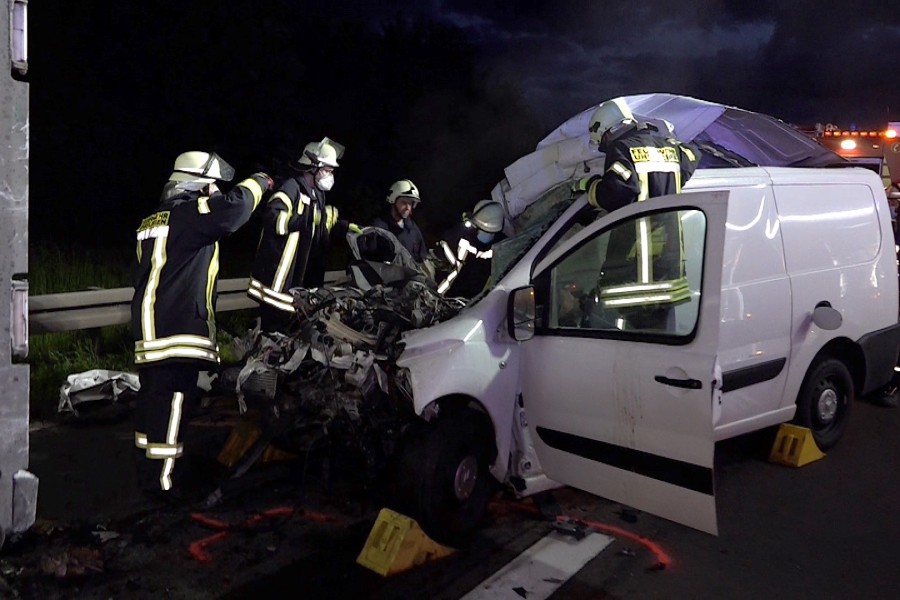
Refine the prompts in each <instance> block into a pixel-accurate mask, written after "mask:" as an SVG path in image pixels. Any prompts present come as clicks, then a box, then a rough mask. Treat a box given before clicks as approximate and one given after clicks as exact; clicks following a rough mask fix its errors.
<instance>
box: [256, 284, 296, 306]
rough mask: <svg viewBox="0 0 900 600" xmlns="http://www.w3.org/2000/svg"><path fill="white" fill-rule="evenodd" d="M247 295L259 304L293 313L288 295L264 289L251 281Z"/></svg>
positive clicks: (291, 299) (290, 297)
mask: <svg viewBox="0 0 900 600" xmlns="http://www.w3.org/2000/svg"><path fill="white" fill-rule="evenodd" d="M247 295H248V296H250V297H251V298H253V299H255V300H259V301H260V302H265V303H266V304H269V305H270V306H274V307H275V308H277V309H279V310H283V311H285V312H290V313H293V312H294V299H293V297H292V296H291V295H289V294H282V293H280V292H276V291H275V290H272V289H270V288H267V287H265V286H264V285H262V284H261V283H260V282H258V281H256V280H253V279H251V281H250V287H249V288H247Z"/></svg>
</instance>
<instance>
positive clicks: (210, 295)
mask: <svg viewBox="0 0 900 600" xmlns="http://www.w3.org/2000/svg"><path fill="white" fill-rule="evenodd" d="M266 188H267V181H266V176H265V175H264V174H259V173H258V174H254V175H252V176H251V177H248V178H247V179H245V180H244V181H242V182H240V183H239V184H237V185H236V186H234V188H232V190H231V191H230V192H228V194H221V193H216V194H213V195H212V196H201V195H200V194H199V193H198V192H182V193H179V194H177V195H175V196H172V197H171V198H168V199H164V200H163V201H162V202H161V203H160V205H159V207H157V209H156V212H154V213H153V214H151V215H150V216H148V217H146V218H145V219H144V220H143V221H142V222H141V224H140V227H138V230H137V270H136V275H135V283H134V296H133V298H132V300H131V331H132V336H133V338H134V355H135V360H134V362H135V365H136V366H138V367H141V366H143V365H148V364H154V365H156V364H161V363H163V362H164V361H185V360H190V361H194V360H199V361H207V362H212V363H217V362H218V360H219V353H218V347H217V346H216V324H215V304H216V285H217V281H218V274H219V240H220V239H222V238H223V237H225V236H226V235H228V234H230V233H233V232H234V231H236V230H237V229H238V228H239V227H240V226H241V225H243V224H244V223H246V222H247V221H248V220H249V219H250V216H251V215H252V214H253V210H254V209H255V208H256V206H257V204H259V201H260V199H261V198H262V195H263V190H265V189H266Z"/></svg>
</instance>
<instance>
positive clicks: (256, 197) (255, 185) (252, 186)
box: [238, 177, 263, 210]
mask: <svg viewBox="0 0 900 600" xmlns="http://www.w3.org/2000/svg"><path fill="white" fill-rule="evenodd" d="M238 185H239V186H241V187H245V188H247V189H248V190H249V191H250V194H251V195H252V196H253V209H254V210H256V207H257V205H258V204H259V201H260V200H262V195H263V188H262V186H261V185H260V184H259V182H258V181H257V180H255V179H253V178H252V177H248V178H247V179H245V180H243V181H242V182H240V183H239V184H238Z"/></svg>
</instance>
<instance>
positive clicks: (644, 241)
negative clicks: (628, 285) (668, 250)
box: [635, 217, 653, 283]
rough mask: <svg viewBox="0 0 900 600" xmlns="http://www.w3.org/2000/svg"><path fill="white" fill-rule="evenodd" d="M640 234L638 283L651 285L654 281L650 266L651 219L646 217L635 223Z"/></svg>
mask: <svg viewBox="0 0 900 600" xmlns="http://www.w3.org/2000/svg"><path fill="white" fill-rule="evenodd" d="M635 225H636V227H637V234H638V238H637V239H638V244H637V258H638V281H640V282H641V283H649V282H650V281H652V280H653V266H652V265H651V264H650V255H651V252H650V251H649V250H650V249H651V248H650V219H648V218H646V217H644V218H643V219H638V220H637V222H636V223H635Z"/></svg>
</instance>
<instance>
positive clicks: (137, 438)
mask: <svg viewBox="0 0 900 600" xmlns="http://www.w3.org/2000/svg"><path fill="white" fill-rule="evenodd" d="M134 445H135V446H136V447H138V448H140V449H141V450H144V449H146V448H147V434H146V433H141V432H140V431H135V432H134Z"/></svg>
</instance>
